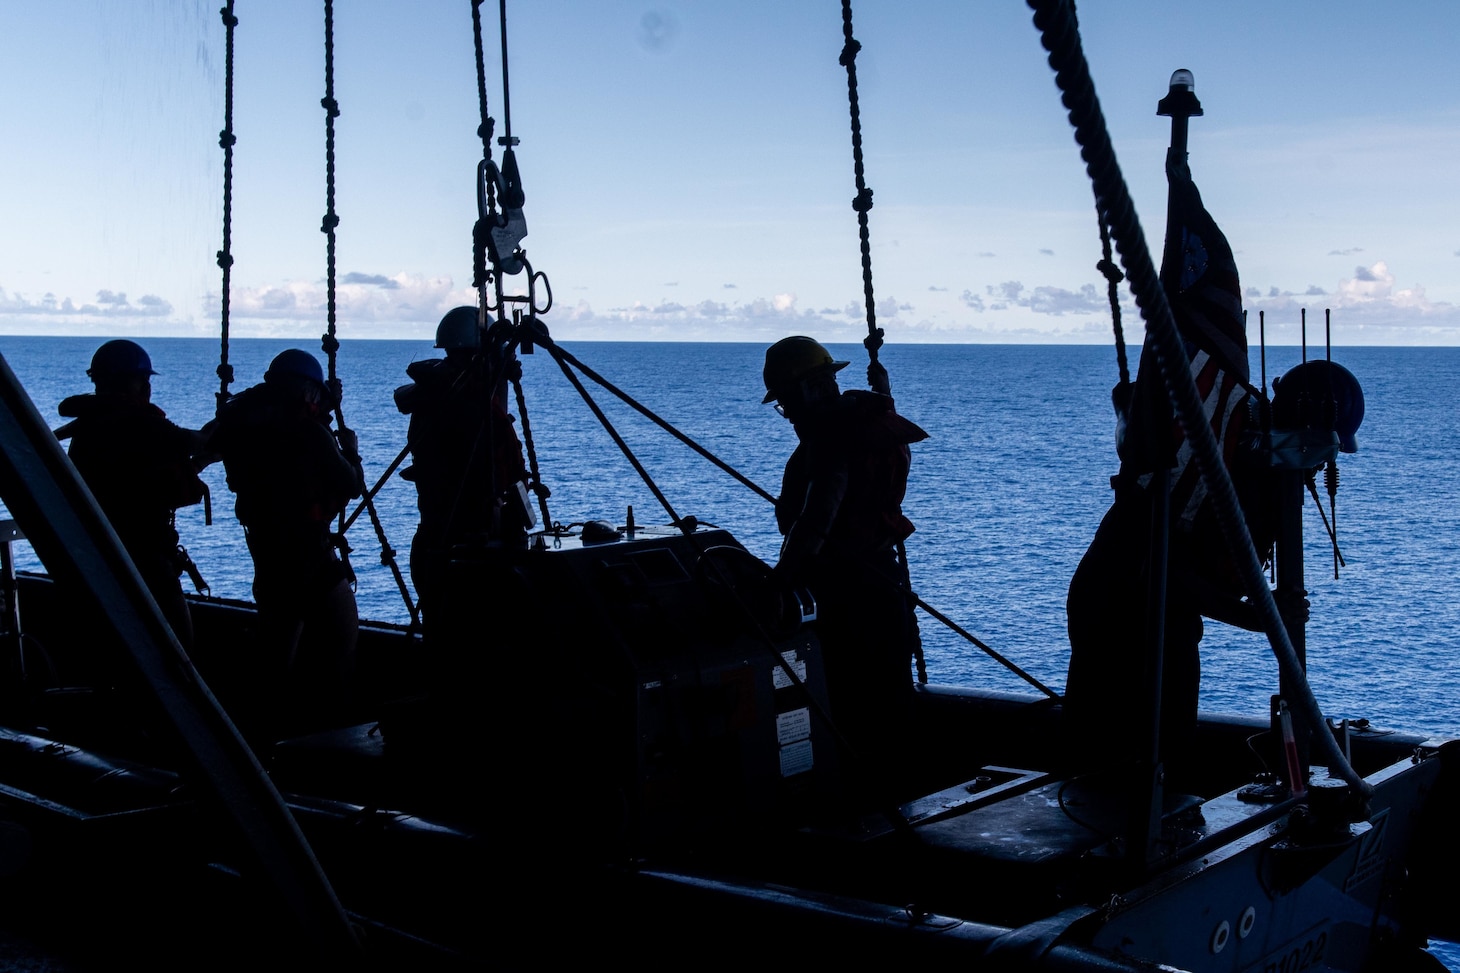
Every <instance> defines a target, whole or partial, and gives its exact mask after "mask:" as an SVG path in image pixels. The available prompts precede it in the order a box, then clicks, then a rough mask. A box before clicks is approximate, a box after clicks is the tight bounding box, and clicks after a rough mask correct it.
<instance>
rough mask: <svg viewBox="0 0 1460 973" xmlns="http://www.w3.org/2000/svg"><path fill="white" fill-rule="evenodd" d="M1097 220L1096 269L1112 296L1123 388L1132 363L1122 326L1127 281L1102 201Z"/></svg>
mask: <svg viewBox="0 0 1460 973" xmlns="http://www.w3.org/2000/svg"><path fill="white" fill-rule="evenodd" d="M1095 218H1096V220H1097V221H1098V222H1099V223H1100V253H1101V257H1100V262H1099V263H1098V264H1096V265H1095V269H1096V270H1098V271H1100V273H1102V274H1104V275H1105V283H1106V290H1107V291H1108V292H1109V295H1110V325H1111V328H1112V329H1114V331H1115V363H1116V367H1117V368H1118V369H1119V371H1120V384H1121V386H1122V387H1125V386H1128V385H1130V362H1129V361H1128V360H1127V359H1126V354H1125V330H1124V329H1123V328H1122V327H1121V324H1120V282H1121V281H1123V280H1125V274H1122V273H1121V272H1120V268H1119V267H1118V266H1116V263H1115V260H1114V259H1113V257H1112V254H1111V251H1110V229H1109V226H1108V224H1107V221H1106V219H1105V211H1104V210H1102V209H1101V208H1100V200H1099V199H1098V198H1097V199H1096V200H1095Z"/></svg>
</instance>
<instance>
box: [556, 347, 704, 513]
mask: <svg viewBox="0 0 1460 973" xmlns="http://www.w3.org/2000/svg"><path fill="white" fill-rule="evenodd" d="M536 340H537V342H538V343H539V344H541V345H542V346H543V347H544V348H546V349H547V350H548V354H550V355H552V356H553V361H555V362H557V363H558V367H559V368H561V369H562V370H563V374H564V375H565V376H567V378H568V381H569V382H571V383H572V385H573V388H575V389H577V390H578V394H579V395H580V396H582V397H583V401H584V403H585V404H587V406H588V408H589V409H590V410H592V412H593V415H594V416H595V417H596V418H597V419H598V422H599V425H601V426H603V428H604V430H605V431H606V432H607V433H608V435H609V436H610V437H611V438H612V439H613V441H614V443H615V444H616V445H617V446H618V448H619V450H620V451H621V452H622V453H623V454H624V458H626V459H627V460H628V461H629V464H630V465H631V466H633V468H634V470H635V472H637V473H638V474H639V478H640V479H641V480H643V481H644V485H645V486H647V487H648V488H649V492H650V493H652V494H654V499H656V500H658V501H659V505H660V506H661V507H663V508H664V510H665V512H666V513H668V514H669V522H670V523H671V524H673V525H674V526H675V527H677V528H679V530H680V531H682V532H684V533H685V534H689V533H691V532H693V530H694V527H693V526H692V525H690V524H687V523H686V522H685V521H683V520H681V519H680V517H679V514H677V513H675V512H674V507H673V506H671V505H670V503H669V498H668V497H666V496H665V495H664V492H663V491H662V490H660V489H659V486H658V484H656V483H655V482H654V478H653V477H651V476H650V475H649V471H648V470H646V469H644V464H642V463H640V462H639V458H638V457H637V456H635V455H634V451H633V450H632V449H630V448H629V444H628V443H626V442H624V438H623V437H622V436H620V435H619V432H618V430H617V429H615V428H614V426H613V423H611V422H609V421H608V416H606V415H604V413H603V409H602V408H600V407H599V405H598V403H597V402H595V401H593V396H592V395H590V394H588V389H587V388H585V387H584V385H583V382H582V381H581V380H580V379H579V378H578V376H577V375H575V374H573V369H572V368H571V367H569V365H568V363H567V361H566V360H565V359H564V358H563V352H562V351H561V350H560V349H559V348H558V346H557V344H556V343H554V342H553V340H552V339H551V338H548V337H547V336H546V335H538V336H537V338H536Z"/></svg>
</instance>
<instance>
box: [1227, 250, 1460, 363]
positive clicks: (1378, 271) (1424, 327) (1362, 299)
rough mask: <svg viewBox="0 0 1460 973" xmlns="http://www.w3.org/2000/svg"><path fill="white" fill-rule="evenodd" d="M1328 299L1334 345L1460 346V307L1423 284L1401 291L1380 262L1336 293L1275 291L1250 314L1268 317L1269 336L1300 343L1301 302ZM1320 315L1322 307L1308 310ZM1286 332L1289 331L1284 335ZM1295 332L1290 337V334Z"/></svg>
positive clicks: (1341, 283) (1346, 281)
mask: <svg viewBox="0 0 1460 973" xmlns="http://www.w3.org/2000/svg"><path fill="white" fill-rule="evenodd" d="M1320 296H1321V297H1324V298H1327V300H1325V301H1324V302H1323V303H1324V304H1325V305H1326V307H1327V308H1328V309H1331V310H1333V312H1334V314H1333V326H1334V340H1335V341H1342V342H1345V343H1349V344H1430V343H1437V344H1456V343H1460V306H1457V305H1454V304H1449V303H1445V302H1443V301H1431V300H1430V299H1429V298H1428V296H1427V295H1426V294H1425V289H1424V287H1422V286H1421V285H1418V284H1414V285H1410V286H1407V287H1404V286H1399V283H1398V280H1397V278H1396V276H1395V274H1394V273H1393V271H1391V270H1390V269H1389V265H1388V264H1387V263H1386V262H1384V261H1382V260H1380V261H1376V262H1375V263H1373V264H1370V265H1368V266H1362V265H1360V266H1357V267H1355V268H1354V271H1353V276H1351V277H1346V278H1344V279H1343V280H1341V281H1339V282H1338V285H1337V286H1336V287H1335V288H1334V289H1333V291H1331V292H1328V293H1325V292H1324V291H1322V290H1321V289H1320V288H1317V287H1309V288H1308V291H1307V292H1306V293H1304V294H1302V295H1294V294H1293V293H1292V292H1289V291H1283V292H1279V291H1278V289H1277V288H1275V287H1274V288H1272V289H1271V290H1270V291H1269V293H1268V296H1267V297H1266V298H1263V299H1260V300H1256V301H1251V302H1249V304H1248V309H1249V310H1250V311H1259V310H1260V311H1263V312H1265V313H1266V315H1267V329H1268V337H1269V339H1271V338H1272V337H1274V335H1275V334H1276V335H1278V336H1280V337H1279V340H1282V338H1296V336H1297V330H1298V322H1299V320H1300V317H1301V315H1300V313H1299V312H1300V310H1301V309H1302V308H1303V307H1305V306H1306V302H1304V301H1303V300H1302V298H1306V297H1320ZM1308 310H1309V311H1312V312H1316V311H1318V310H1321V309H1320V308H1313V307H1309V308H1308ZM1284 329H1286V331H1285V330H1284ZM1289 332H1290V333H1289Z"/></svg>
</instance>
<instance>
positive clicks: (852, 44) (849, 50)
mask: <svg viewBox="0 0 1460 973" xmlns="http://www.w3.org/2000/svg"><path fill="white" fill-rule="evenodd" d="M861 51H862V44H861V42H860V41H858V40H857V39H856V38H855V37H853V38H849V39H848V40H847V43H846V46H845V47H843V48H842V54H841V57H839V58H837V63H838V64H840V65H841V66H842V67H844V68H849V67H851V66H852V62H853V61H855V60H856V59H857V55H858V54H859V53H861Z"/></svg>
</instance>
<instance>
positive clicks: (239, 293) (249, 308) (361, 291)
mask: <svg viewBox="0 0 1460 973" xmlns="http://www.w3.org/2000/svg"><path fill="white" fill-rule="evenodd" d="M326 301H327V294H326V292H325V285H324V282H323V281H318V280H310V281H297V280H296V281H286V282H284V283H282V284H274V285H268V286H263V287H243V288H234V290H233V292H232V295H231V298H230V302H229V305H230V310H229V314H230V316H231V317H237V318H239V319H241V320H245V321H252V322H255V323H256V325H257V326H258V327H259V328H260V329H262V330H264V331H267V332H269V333H274V332H275V331H276V330H277V329H278V328H284V329H285V330H287V326H289V325H295V324H298V323H300V322H303V321H305V320H311V321H315V322H318V321H320V320H322V319H323V318H324V315H325V313H326ZM218 302H219V298H218V295H217V294H209V295H208V299H207V302H206V304H207V308H206V309H207V311H208V312H209V313H210V314H215V315H216V314H217V313H218V309H219V308H218ZM476 302H477V294H476V291H475V290H474V289H472V288H468V287H460V288H458V287H457V286H456V285H455V283H454V282H453V281H452V279H451V278H450V277H426V276H424V275H419V274H406V273H399V274H392V275H390V276H383V275H377V274H346V275H345V277H344V278H342V279H341V281H340V284H339V286H337V287H336V289H335V311H336V317H337V319H338V321H339V326H340V328H341V330H342V332H343V333H344V334H346V335H348V334H349V333H350V331H351V329H352V328H353V327H359V328H360V329H361V331H363V332H366V333H369V332H371V331H376V330H380V328H379V327H378V326H380V325H400V324H416V325H427V326H429V325H434V324H435V323H436V321H438V320H439V319H440V317H441V315H442V314H444V313H445V312H447V311H449V310H450V309H451V308H453V307H456V306H458V305H462V304H475V303H476Z"/></svg>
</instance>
